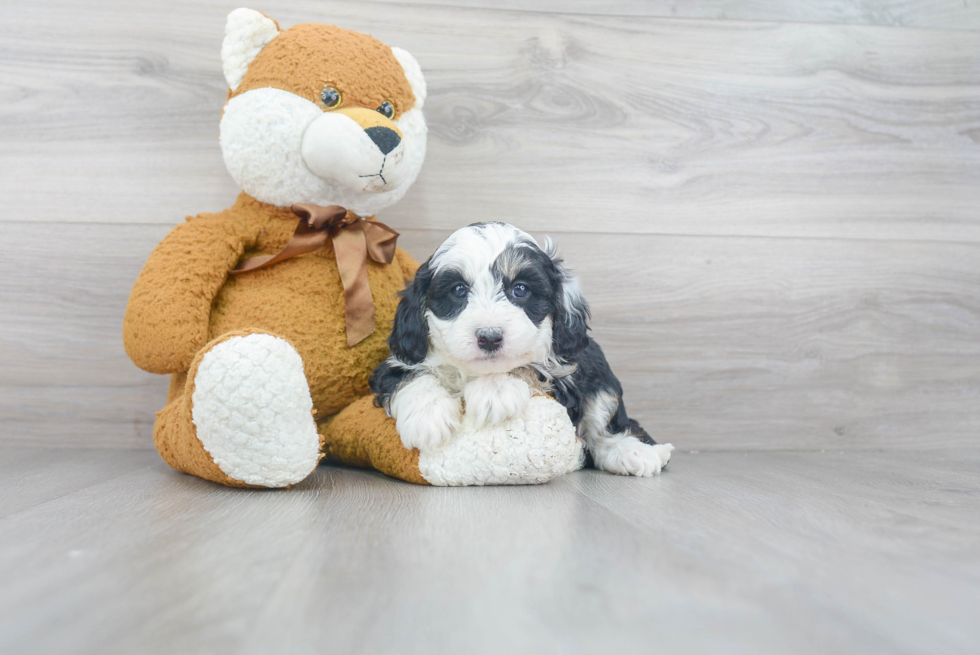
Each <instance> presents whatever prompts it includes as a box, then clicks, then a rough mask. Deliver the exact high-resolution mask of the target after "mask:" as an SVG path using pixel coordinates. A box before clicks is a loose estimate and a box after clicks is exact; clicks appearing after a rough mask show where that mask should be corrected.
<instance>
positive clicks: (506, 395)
mask: <svg viewBox="0 0 980 655" xmlns="http://www.w3.org/2000/svg"><path fill="white" fill-rule="evenodd" d="M463 398H464V399H465V400H466V416H465V417H464V420H465V421H466V422H467V423H468V424H471V425H473V426H475V427H477V428H482V427H486V426H489V425H497V424H498V423H502V422H504V421H506V420H507V419H509V418H513V417H515V416H519V415H520V414H522V413H523V412H524V408H525V407H527V403H528V401H529V400H531V389H530V387H528V386H527V382H525V381H524V380H521V379H518V378H515V377H514V376H512V375H508V374H506V373H503V374H494V375H484V376H481V377H478V378H476V379H475V380H472V381H471V382H469V383H468V384H467V385H466V386H465V387H464V388H463Z"/></svg>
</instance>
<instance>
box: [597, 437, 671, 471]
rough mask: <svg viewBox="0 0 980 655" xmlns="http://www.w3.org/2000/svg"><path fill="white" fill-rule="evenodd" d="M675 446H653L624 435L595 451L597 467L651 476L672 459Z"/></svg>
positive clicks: (666, 444) (604, 469)
mask: <svg viewBox="0 0 980 655" xmlns="http://www.w3.org/2000/svg"><path fill="white" fill-rule="evenodd" d="M673 450H674V446H673V445H671V444H669V443H665V444H657V445H655V446H651V445H650V444H645V443H643V442H642V441H640V440H639V439H637V438H636V437H624V438H623V439H620V440H619V441H617V442H616V443H614V444H612V445H609V446H602V447H599V448H597V449H596V452H595V453H593V459H594V460H595V465H596V468H598V469H602V470H603V471H609V472H610V473H617V474H619V475H635V476H638V477H650V476H652V475H659V474H660V471H661V470H662V469H663V467H665V466H666V465H667V462H669V461H670V453H671V452H672V451H673Z"/></svg>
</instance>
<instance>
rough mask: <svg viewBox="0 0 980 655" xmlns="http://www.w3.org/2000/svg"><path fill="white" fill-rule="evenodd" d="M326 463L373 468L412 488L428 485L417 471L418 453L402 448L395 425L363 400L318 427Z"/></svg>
mask: <svg viewBox="0 0 980 655" xmlns="http://www.w3.org/2000/svg"><path fill="white" fill-rule="evenodd" d="M320 432H322V433H323V452H324V455H325V457H326V458H327V461H328V462H336V463H338V464H346V465H348V466H357V467H360V468H373V469H377V470H378V471H381V472H382V473H384V474H385V475H390V476H391V477H393V478H399V479H401V480H405V481H406V482H414V483H415V484H429V481H428V480H426V479H425V478H424V477H423V476H422V473H421V472H420V471H419V451H418V450H416V449H412V450H409V449H407V448H405V446H403V445H402V440H401V437H399V436H398V431H397V430H396V429H395V421H394V420H393V419H390V418H388V415H387V414H385V411H384V410H383V409H380V408H378V407H375V405H374V396H365V397H363V398H360V399H358V400H355V401H354V402H353V403H351V404H350V405H348V406H347V407H345V408H344V409H343V410H342V411H341V412H340V413H339V414H335V415H334V416H331V417H330V418H328V419H326V420H325V421H323V422H322V423H320Z"/></svg>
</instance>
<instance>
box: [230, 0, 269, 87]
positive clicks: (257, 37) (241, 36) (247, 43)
mask: <svg viewBox="0 0 980 655" xmlns="http://www.w3.org/2000/svg"><path fill="white" fill-rule="evenodd" d="M277 36H279V24H278V23H277V22H276V21H274V20H272V19H271V18H269V17H268V16H266V15H265V14H263V13H262V12H260V11H255V10H254V9H245V8H244V7H243V8H241V9H236V10H235V11H233V12H231V13H230V14H228V21H227V23H225V40H224V42H222V44H221V66H222V68H223V69H224V73H225V81H226V82H228V88H230V89H231V90H232V91H234V90H235V89H237V88H238V85H239V84H241V83H242V78H244V77H245V72H246V71H247V70H248V65H249V64H251V63H252V60H253V59H255V58H256V57H257V56H258V54H259V52H261V50H262V48H264V47H265V46H266V45H268V44H269V42H270V41H272V39H274V38H276V37H277Z"/></svg>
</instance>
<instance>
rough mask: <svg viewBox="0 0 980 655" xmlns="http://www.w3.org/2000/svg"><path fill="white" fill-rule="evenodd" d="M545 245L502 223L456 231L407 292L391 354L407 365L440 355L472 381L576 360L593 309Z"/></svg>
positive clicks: (427, 263)
mask: <svg viewBox="0 0 980 655" xmlns="http://www.w3.org/2000/svg"><path fill="white" fill-rule="evenodd" d="M546 246H547V248H546V249H544V250H543V249H542V248H541V247H539V246H538V244H537V242H536V241H535V240H534V239H533V238H532V237H531V236H530V235H529V234H527V233H525V232H522V231H521V230H518V229H517V228H515V227H514V226H512V225H507V224H504V223H483V224H476V225H471V226H469V227H465V228H463V229H461V230H458V231H456V232H455V233H454V234H453V235H452V236H450V237H449V239H447V240H446V242H445V243H443V244H442V245H441V246H440V247H439V248H438V249H437V250H436V252H435V254H434V255H432V258H431V259H429V261H427V262H426V263H425V264H423V265H422V267H421V268H419V271H418V273H416V277H415V280H414V282H413V283H412V285H411V286H410V287H409V288H408V289H406V291H405V292H404V294H403V296H402V300H401V302H400V303H399V306H398V310H397V311H396V314H395V324H394V327H393V329H392V333H391V336H390V338H389V340H388V345H389V347H390V348H391V352H392V354H393V355H395V357H397V358H398V359H400V360H402V361H404V362H406V363H409V364H417V363H419V362H421V361H423V360H424V359H425V358H426V357H427V356H430V355H435V356H437V357H438V359H439V361H440V362H442V363H446V364H449V365H452V366H455V367H456V368H458V369H460V370H462V371H465V372H466V373H469V374H471V375H484V374H488V373H504V372H507V371H511V370H513V369H515V368H518V367H521V366H526V365H528V364H531V363H535V362H546V361H548V360H550V359H554V358H558V359H566V358H569V357H572V356H573V355H575V354H576V353H577V352H578V351H580V350H581V349H582V348H584V347H585V346H586V344H587V343H588V335H587V330H588V317H589V309H588V305H587V304H586V302H585V300H584V299H583V298H582V296H581V293H580V292H579V287H578V282H577V280H576V279H575V278H574V277H573V276H572V275H571V274H570V273H569V272H568V270H567V269H565V267H564V265H563V263H562V261H561V259H559V258H558V257H557V255H556V253H555V251H554V249H553V248H552V247H551V244H550V243H549V244H546ZM430 346H431V350H430Z"/></svg>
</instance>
